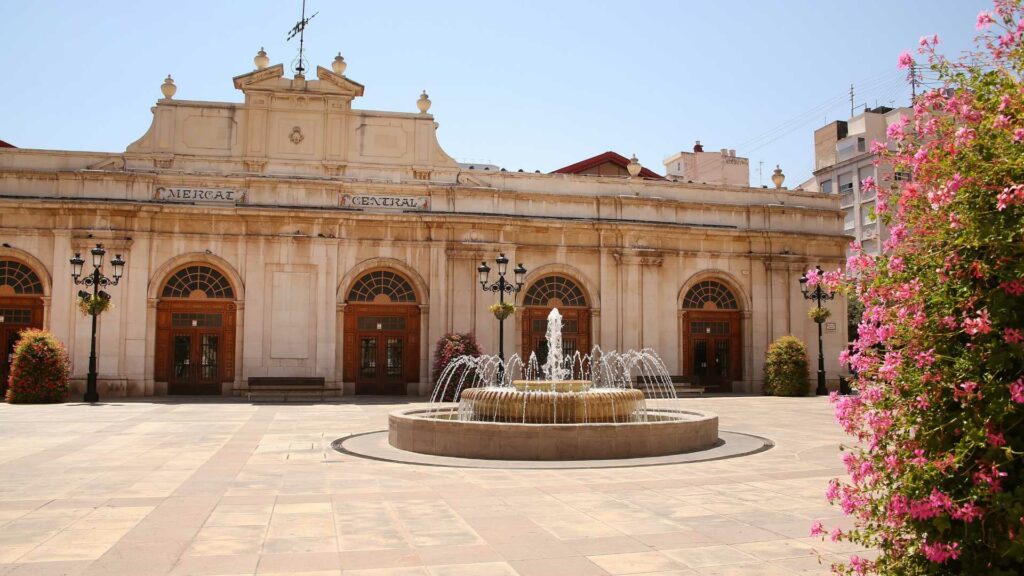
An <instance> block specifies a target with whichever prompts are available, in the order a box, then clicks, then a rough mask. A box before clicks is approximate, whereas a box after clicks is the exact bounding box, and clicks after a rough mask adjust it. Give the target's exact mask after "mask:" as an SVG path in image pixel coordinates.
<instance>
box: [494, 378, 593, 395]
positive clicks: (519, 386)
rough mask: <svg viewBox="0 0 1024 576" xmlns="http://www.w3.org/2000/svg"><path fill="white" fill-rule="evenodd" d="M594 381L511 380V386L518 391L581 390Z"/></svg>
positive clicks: (588, 386)
mask: <svg viewBox="0 0 1024 576" xmlns="http://www.w3.org/2000/svg"><path fill="white" fill-rule="evenodd" d="M593 385H594V383H593V382H591V381H590V380H559V381H557V382H552V381H551V380H513V381H512V387H513V388H515V389H516V390H519V391H520V392H583V391H584V390H588V389H590V387H591V386H593Z"/></svg>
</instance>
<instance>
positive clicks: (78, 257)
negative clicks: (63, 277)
mask: <svg viewBox="0 0 1024 576" xmlns="http://www.w3.org/2000/svg"><path fill="white" fill-rule="evenodd" d="M82 266H85V260H83V259H82V254H81V253H79V252H75V257H74V258H72V259H71V277H72V278H74V279H75V280H78V277H79V276H81V275H82Z"/></svg>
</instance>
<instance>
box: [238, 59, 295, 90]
mask: <svg viewBox="0 0 1024 576" xmlns="http://www.w3.org/2000/svg"><path fill="white" fill-rule="evenodd" d="M282 77H284V64H275V65H273V66H270V67H269V68H264V69H262V70H253V71H252V72H249V73H248V74H242V75H241V76H235V77H234V79H233V80H234V83H235V88H238V89H239V90H244V89H245V88H251V87H255V85H256V84H260V83H261V82H266V81H267V80H276V79H278V78H282ZM273 85H274V86H276V85H277V82H273Z"/></svg>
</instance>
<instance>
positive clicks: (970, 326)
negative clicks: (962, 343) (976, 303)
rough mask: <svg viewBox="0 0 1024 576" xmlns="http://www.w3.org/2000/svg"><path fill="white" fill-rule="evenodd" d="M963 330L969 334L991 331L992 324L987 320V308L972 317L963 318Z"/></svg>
mask: <svg viewBox="0 0 1024 576" xmlns="http://www.w3.org/2000/svg"><path fill="white" fill-rule="evenodd" d="M963 324H964V330H965V331H966V332H967V333H968V334H970V335H971V336H976V335H978V334H988V333H989V332H991V331H992V324H991V322H990V321H989V317H988V310H984V309H983V310H981V311H980V312H978V315H977V316H976V317H974V318H964V322H963Z"/></svg>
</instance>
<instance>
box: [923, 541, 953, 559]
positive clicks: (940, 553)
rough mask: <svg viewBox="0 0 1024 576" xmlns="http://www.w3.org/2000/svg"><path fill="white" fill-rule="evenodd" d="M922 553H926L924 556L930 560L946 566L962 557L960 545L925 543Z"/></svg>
mask: <svg viewBox="0 0 1024 576" xmlns="http://www.w3.org/2000/svg"><path fill="white" fill-rule="evenodd" d="M921 551H922V552H924V556H925V558H927V559H928V560H930V561H932V562H935V563H936V564H945V563H946V562H948V561H950V560H956V559H957V558H959V557H960V543H959V542H953V543H952V544H943V543H941V542H935V543H931V542H925V543H923V544H921Z"/></svg>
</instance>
